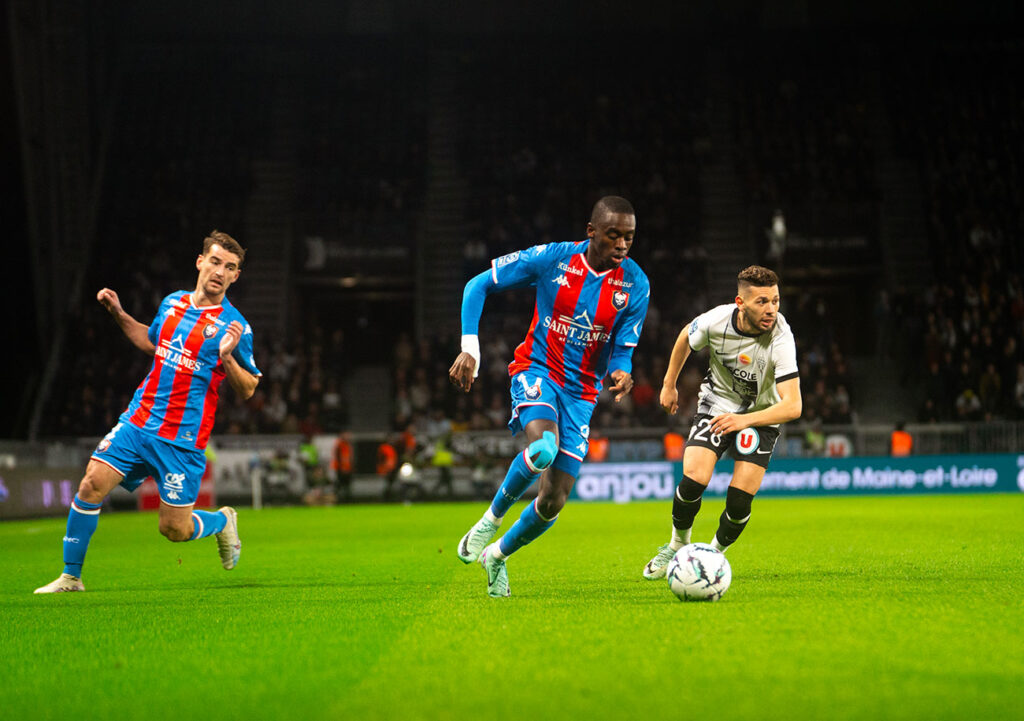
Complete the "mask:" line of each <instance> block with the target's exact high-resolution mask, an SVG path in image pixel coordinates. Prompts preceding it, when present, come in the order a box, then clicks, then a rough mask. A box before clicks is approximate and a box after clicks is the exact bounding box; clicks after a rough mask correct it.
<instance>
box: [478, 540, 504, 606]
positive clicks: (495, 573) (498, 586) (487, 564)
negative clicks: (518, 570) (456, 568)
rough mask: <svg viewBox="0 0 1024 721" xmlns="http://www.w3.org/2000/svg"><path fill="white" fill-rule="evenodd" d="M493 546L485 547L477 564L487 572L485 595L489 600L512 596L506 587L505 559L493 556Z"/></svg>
mask: <svg viewBox="0 0 1024 721" xmlns="http://www.w3.org/2000/svg"><path fill="white" fill-rule="evenodd" d="M494 545H495V544H493V543H492V544H491V545H490V546H487V548H485V549H484V550H483V551H481V553H480V559H479V563H480V565H481V566H483V569H484V570H485V571H487V595H488V596H490V597H491V598H504V597H506V596H511V595H512V590H511V589H510V588H509V585H508V569H506V568H505V559H503V558H502V559H499V558H496V557H495V556H494V552H493V548H494Z"/></svg>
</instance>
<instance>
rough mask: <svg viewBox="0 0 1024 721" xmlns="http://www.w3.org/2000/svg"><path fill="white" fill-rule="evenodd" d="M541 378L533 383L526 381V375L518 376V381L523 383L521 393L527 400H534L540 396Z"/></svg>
mask: <svg viewBox="0 0 1024 721" xmlns="http://www.w3.org/2000/svg"><path fill="white" fill-rule="evenodd" d="M541 380H543V379H542V378H537V379H535V380H534V381H533V385H530V384H529V383H527V382H526V376H519V382H520V383H521V384H522V385H523V393H524V394H525V395H526V399H527V400H531V401H535V400H537V399H538V398H540V382H541Z"/></svg>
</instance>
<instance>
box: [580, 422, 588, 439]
mask: <svg viewBox="0 0 1024 721" xmlns="http://www.w3.org/2000/svg"><path fill="white" fill-rule="evenodd" d="M580 435H581V436H583V437H584V438H590V426H589V425H586V426H580Z"/></svg>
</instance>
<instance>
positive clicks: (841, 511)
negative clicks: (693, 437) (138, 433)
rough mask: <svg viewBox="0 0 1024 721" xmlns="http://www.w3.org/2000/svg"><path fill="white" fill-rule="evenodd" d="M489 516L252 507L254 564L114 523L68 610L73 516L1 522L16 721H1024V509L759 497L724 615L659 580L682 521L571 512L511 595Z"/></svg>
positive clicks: (706, 525) (103, 530) (1001, 499)
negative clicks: (69, 520) (656, 559)
mask: <svg viewBox="0 0 1024 721" xmlns="http://www.w3.org/2000/svg"><path fill="white" fill-rule="evenodd" d="M721 506H722V502H721V501H720V500H719V501H708V502H706V503H705V508H704V510H703V511H702V513H701V515H700V517H698V521H697V526H696V529H695V540H703V541H706V540H708V538H710V536H711V535H712V533H713V531H714V528H715V525H716V523H717V516H718V514H719V513H720V511H721ZM482 510H483V505H482V504H477V505H456V504H452V505H415V506H408V507H406V506H347V507H335V508H294V509H270V510H264V511H260V512H254V511H250V510H247V509H243V510H242V511H241V512H240V514H239V526H240V532H241V536H242V541H243V552H242V559H241V562H240V564H239V566H238V568H237V569H235V570H234V571H231V572H226V571H223V570H222V569H221V568H220V564H219V561H218V558H217V550H216V544H215V542H214V541H213V539H204V540H202V541H198V542H195V543H188V544H171V543H169V542H167V541H166V540H164V539H163V538H162V537H161V536H160V535H159V534H158V533H157V529H156V516H155V515H154V514H136V513H106V512H104V514H103V515H102V516H101V517H100V526H99V530H98V531H97V533H96V535H95V536H94V538H93V542H92V545H91V547H90V551H89V558H88V561H87V563H86V568H85V571H86V572H85V579H84V580H85V583H86V587H87V588H88V589H89V590H88V592H86V593H81V594H60V595H56V596H33V595H32V589H33V588H35V587H36V586H39V585H42V584H44V583H46V582H48V581H50V580H52V579H53V578H54V577H55V576H56V575H57V574H58V573H59V571H60V566H61V564H60V554H61V551H60V538H61V536H62V535H63V527H64V522H63V521H60V520H45V521H28V522H8V523H4V524H0V613H2V616H3V623H2V625H0V687H2V693H0V718H2V719H50V718H53V719H57V718H61V719H64V718H69V717H71V718H76V719H92V718H109V719H114V718H118V719H124V718H139V719H147V720H148V719H169V720H171V719H173V720H174V721H180V720H181V719H191V718H200V717H201V718H206V719H242V718H244V719H264V718H281V719H326V718H332V719H335V718H337V719H341V718H345V719H417V718H430V719H435V718H436V719H469V718H477V719H492V718H494V719H547V718H586V719H619V718H627V717H637V718H645V719H651V718H665V719H670V718H672V719H688V718H706V719H714V720H715V721H721V720H722V719H774V718H779V719H782V718H786V719H824V718H828V719H869V718H870V719H996V718H998V719H1010V718H1024V610H1022V609H1024V602H1022V597H1024V535H1022V532H1021V521H1022V520H1024V494H1022V495H1019V496H1017V495H988V496H959V497H954V496H936V497H913V498H911V497H904V498H890V497H874V498H847V499H835V498H831V499H799V500H790V499H787V500H774V499H763V500H758V501H757V502H756V503H755V505H754V516H753V519H752V524H751V526H750V528H749V529H747V531H746V533H745V534H744V536H743V537H742V538H741V539H740V541H739V543H737V545H736V546H735V547H734V548H733V549H731V550H730V551H729V558H730V560H731V562H732V567H733V584H732V588H731V589H730V590H729V592H728V593H727V594H726V595H725V597H724V598H723V599H722V601H720V602H719V603H715V604H698V603H680V602H679V601H677V600H676V599H675V597H674V596H672V595H671V594H670V593H669V591H668V589H667V587H666V585H665V583H664V582H663V581H659V582H650V581H644V580H643V579H642V578H641V577H640V571H641V569H642V567H643V565H644V563H645V562H646V561H647V560H648V558H649V557H650V556H651V555H652V553H653V552H654V550H655V549H656V547H657V546H658V545H659V544H660V543H663V542H664V541H665V538H666V536H667V533H668V528H669V505H668V504H667V503H634V504H630V505H623V506H615V505H603V504H591V505H588V504H575V505H573V504H570V506H568V507H567V508H566V510H565V511H564V512H563V514H562V518H561V519H560V520H559V522H558V523H557V524H556V525H555V526H554V528H553V529H552V530H551V531H550V532H548V534H547V535H546V536H544V537H543V538H541V539H540V540H539V541H538V542H536V543H534V544H533V545H531V546H529V547H527V548H525V549H524V550H523V551H521V552H520V553H519V554H517V555H516V556H514V557H513V558H512V559H511V560H510V562H509V575H510V578H511V582H512V594H513V595H512V597H511V598H507V599H491V598H488V597H487V595H486V592H485V581H484V573H483V571H482V570H481V569H480V568H479V567H478V566H476V565H473V566H464V565H463V564H462V563H460V562H459V561H458V559H457V558H456V556H455V543H456V542H457V541H458V539H459V538H460V536H461V535H462V533H463V532H464V531H465V529H466V528H468V526H469V525H470V524H471V523H472V522H473V521H474V520H476V518H477V516H478V515H479V513H481V512H482ZM516 515H518V509H514V510H513V512H512V514H511V517H512V518H514V517H515V516H516ZM507 525H509V524H508V523H506V526H507Z"/></svg>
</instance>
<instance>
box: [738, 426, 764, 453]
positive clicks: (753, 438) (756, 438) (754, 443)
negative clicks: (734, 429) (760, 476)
mask: <svg viewBox="0 0 1024 721" xmlns="http://www.w3.org/2000/svg"><path fill="white" fill-rule="evenodd" d="M759 445H761V436H760V435H758V432H757V429H755V428H744V429H743V430H742V431H740V432H739V433H737V434H736V450H737V451H739V452H740V453H742V454H743V455H744V456H749V455H750V454H751V453H753V452H754V451H756V450H757V447H758V446H759Z"/></svg>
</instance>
